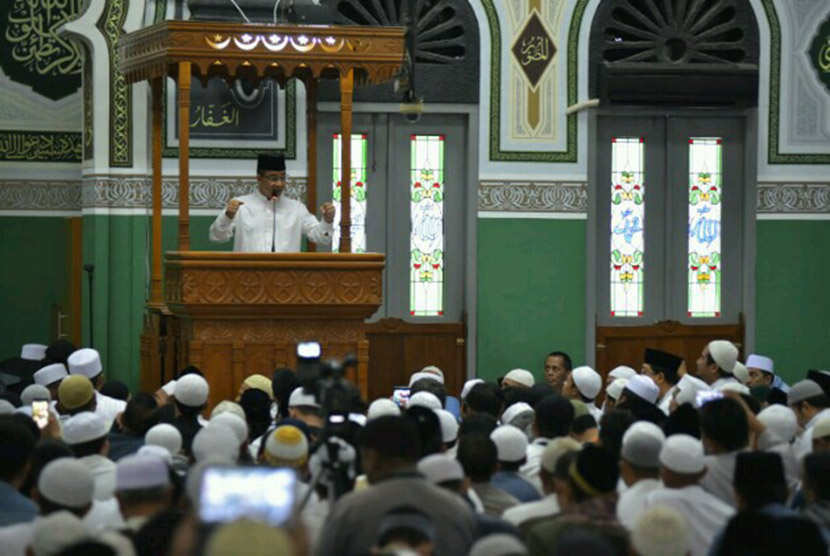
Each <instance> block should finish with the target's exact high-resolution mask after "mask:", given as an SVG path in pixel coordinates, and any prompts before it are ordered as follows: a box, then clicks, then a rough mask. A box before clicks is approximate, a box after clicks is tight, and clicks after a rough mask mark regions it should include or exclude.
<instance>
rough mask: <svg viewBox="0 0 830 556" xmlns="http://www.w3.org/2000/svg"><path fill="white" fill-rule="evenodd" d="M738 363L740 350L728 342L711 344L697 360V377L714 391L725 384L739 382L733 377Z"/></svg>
mask: <svg viewBox="0 0 830 556" xmlns="http://www.w3.org/2000/svg"><path fill="white" fill-rule="evenodd" d="M737 361H738V348H737V347H735V344H733V343H732V342H729V341H727V340H713V341H711V342H709V343H708V344H707V345H706V347H704V348H703V351H702V352H701V354H700V357H699V358H698V360H697V376H698V378H700V379H701V380H703V381H704V382H705V383H707V384H708V385H709V386H710V387H711V388H712V389H713V390H717V389H718V388H720V387H721V386H723V385H724V384H728V383H730V382H737V379H736V378H735V377H734V376H732V373H733V371H734V370H735V363H736V362H737Z"/></svg>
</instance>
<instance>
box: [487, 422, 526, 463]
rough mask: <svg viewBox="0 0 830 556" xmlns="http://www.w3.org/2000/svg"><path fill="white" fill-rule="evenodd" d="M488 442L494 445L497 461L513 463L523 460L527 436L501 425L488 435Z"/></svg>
mask: <svg viewBox="0 0 830 556" xmlns="http://www.w3.org/2000/svg"><path fill="white" fill-rule="evenodd" d="M490 440H492V441H493V443H494V444H495V445H496V450H498V456H499V461H504V462H509V463H514V462H517V461H522V460H523V459H525V455H526V452H527V435H525V433H523V432H522V431H520V430H519V429H517V428H516V427H514V426H511V425H501V426H500V427H497V428H496V429H495V430H494V431H493V432H491V433H490Z"/></svg>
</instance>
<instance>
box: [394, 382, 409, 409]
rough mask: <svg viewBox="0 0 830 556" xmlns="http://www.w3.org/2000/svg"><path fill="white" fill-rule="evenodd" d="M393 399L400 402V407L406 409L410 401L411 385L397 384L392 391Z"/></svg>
mask: <svg viewBox="0 0 830 556" xmlns="http://www.w3.org/2000/svg"><path fill="white" fill-rule="evenodd" d="M392 401H393V402H395V403H396V404H398V407H400V408H401V409H406V406H407V404H408V403H409V387H408V386H396V387H395V390H394V391H393V392H392Z"/></svg>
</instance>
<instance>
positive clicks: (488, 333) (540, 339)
mask: <svg viewBox="0 0 830 556" xmlns="http://www.w3.org/2000/svg"><path fill="white" fill-rule="evenodd" d="M585 226H586V222H585V220H546V219H501V218H495V219H489V218H482V219H479V220H478V269H477V272H478V369H476V371H477V374H478V376H480V377H482V378H484V379H488V380H490V379H495V378H497V377H499V376H502V375H504V373H506V372H507V371H508V370H510V369H513V368H516V367H522V368H525V369H528V370H530V371H532V372H533V373H534V375H536V378H537V380H542V378H543V376H542V375H543V365H544V359H545V355H547V354H548V353H550V352H551V351H553V350H561V351H565V352H567V353H568V354H569V355H570V356H571V358H572V359H573V361H574V364H575V365H577V364H581V363H582V362H583V361H584V360H585Z"/></svg>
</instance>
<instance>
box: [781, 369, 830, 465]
mask: <svg viewBox="0 0 830 556" xmlns="http://www.w3.org/2000/svg"><path fill="white" fill-rule="evenodd" d="M787 405H789V406H790V408H791V409H792V410H793V411H794V412H795V416H796V418H797V419H798V424H799V425H801V427H802V428H803V429H804V434H802V435H801V438H800V439H799V440H798V441H797V442H796V444H795V453H796V456H797V457H798V459H799V460H801V459H803V458H804V456H806V455H807V454H809V453H810V452H812V451H813V428H814V427H815V425H816V423H818V422H819V421H821V420H823V419H825V418H828V417H830V397H828V396H827V394H826V393H825V391H824V390H823V389H822V387H821V385H820V384H819V383H818V382H816V381H814V380H811V379H809V378H808V379H806V380H802V381H799V382H796V383H795V384H793V385H792V387H791V388H790V391H789V393H788V395H787Z"/></svg>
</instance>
